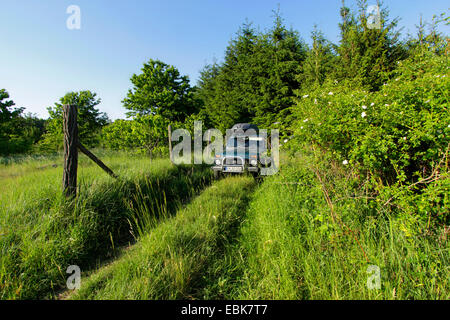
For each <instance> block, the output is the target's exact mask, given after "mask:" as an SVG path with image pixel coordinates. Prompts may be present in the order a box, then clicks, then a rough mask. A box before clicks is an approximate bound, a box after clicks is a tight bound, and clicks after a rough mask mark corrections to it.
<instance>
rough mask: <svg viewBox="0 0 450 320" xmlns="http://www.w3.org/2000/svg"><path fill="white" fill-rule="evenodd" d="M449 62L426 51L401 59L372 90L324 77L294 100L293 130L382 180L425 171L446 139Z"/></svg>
mask: <svg viewBox="0 0 450 320" xmlns="http://www.w3.org/2000/svg"><path fill="white" fill-rule="evenodd" d="M449 65H450V64H449V59H448V57H447V56H434V55H431V54H428V53H427V54H425V55H424V56H421V57H420V58H419V59H418V58H415V59H413V60H411V61H405V62H403V63H401V64H400V67H399V69H398V70H397V71H396V74H395V80H393V81H390V82H389V83H387V84H385V85H384V86H383V88H382V89H381V90H380V91H378V92H373V93H369V92H368V91H366V90H364V89H363V88H359V89H356V90H355V89H354V88H352V89H349V88H347V87H344V86H342V85H336V84H335V83H331V82H330V83H328V84H326V85H325V86H324V87H321V88H319V89H316V90H315V92H309V93H308V98H304V97H305V96H306V95H305V96H304V97H303V98H302V99H299V101H298V102H297V106H296V108H295V110H294V113H295V114H296V118H297V119H298V120H297V124H296V125H295V128H294V130H295V136H296V137H297V139H298V141H304V142H305V141H308V142H312V143H314V144H316V145H319V146H321V147H322V148H324V149H327V150H330V151H332V152H333V153H334V154H335V156H336V157H337V160H339V161H340V162H342V161H344V160H349V162H350V164H353V165H354V166H357V167H358V168H359V169H360V170H361V171H363V172H364V173H370V174H371V175H376V176H377V177H379V178H382V179H383V180H384V181H386V182H393V181H398V180H400V181H401V182H405V181H409V182H412V181H415V179H418V178H420V177H423V176H424V175H426V174H431V172H432V169H433V165H434V164H436V163H437V162H439V160H440V159H441V158H442V157H443V156H444V154H445V153H446V151H447V149H448V146H449V142H450V140H449V134H450V128H449V125H450V113H449V110H448V102H449V100H448V99H449V91H450V90H449V89H450V88H449V85H450V82H449V77H448V75H447V73H448V68H449ZM330 92H333V94H332V95H331V94H330ZM316 102H317V103H316ZM305 119H307V120H308V121H306V120H305ZM302 127H303V129H302Z"/></svg>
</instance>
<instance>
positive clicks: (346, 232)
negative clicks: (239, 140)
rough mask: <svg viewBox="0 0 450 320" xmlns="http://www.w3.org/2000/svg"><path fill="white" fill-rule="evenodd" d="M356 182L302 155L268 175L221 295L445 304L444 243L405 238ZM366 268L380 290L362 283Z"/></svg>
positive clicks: (449, 290) (449, 270)
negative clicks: (378, 277) (375, 272)
mask: <svg viewBox="0 0 450 320" xmlns="http://www.w3.org/2000/svg"><path fill="white" fill-rule="evenodd" d="M318 177H320V179H319V178H318ZM353 178H355V177H352V175H351V173H349V171H348V170H344V169H341V168H339V166H336V165H333V162H332V160H330V159H325V161H321V160H320V159H319V158H314V157H311V156H306V155H303V156H300V157H299V158H297V159H295V160H293V161H291V162H290V164H288V165H286V166H284V167H282V169H281V171H280V174H279V175H277V176H274V177H269V178H267V179H266V180H265V182H264V183H263V184H262V185H261V187H260V188H259V189H258V190H257V192H256V194H255V196H254V199H253V200H252V201H251V203H250V206H249V208H248V213H247V218H246V221H245V223H244V224H243V226H242V229H241V237H240V245H239V246H238V247H236V249H235V250H234V253H233V254H232V255H231V256H230V260H235V261H237V262H233V261H232V262H230V263H228V265H237V266H239V268H240V270H237V271H235V272H232V273H229V274H228V275H227V274H226V273H224V274H223V276H224V277H225V279H224V281H225V282H226V281H230V280H235V285H233V286H230V287H229V288H228V289H227V293H226V297H227V298H229V299H449V298H450V282H449V280H450V279H449V277H450V264H449V262H450V259H449V258H450V255H449V243H448V241H446V240H445V238H443V237H441V236H442V233H441V232H440V230H439V229H435V230H432V229H431V230H430V231H429V232H428V234H417V235H412V234H409V233H408V232H407V231H406V230H405V229H404V228H403V225H402V221H401V219H399V218H398V216H397V215H396V214H395V212H392V211H391V210H390V209H389V207H386V206H384V205H383V202H380V201H377V200H376V199H370V197H368V195H367V194H366V192H365V191H366V190H365V187H364V185H358V184H356V183H354V182H355V181H358V179H353ZM327 197H329V199H330V202H327V201H326V198H327ZM235 257H244V258H243V261H244V262H242V259H241V258H238V259H236V258H235ZM239 260H241V261H239ZM370 265H376V266H378V267H379V268H380V271H381V273H380V275H381V288H380V289H369V287H368V285H367V283H368V280H369V277H370V276H371V275H373V274H372V273H371V272H369V273H367V271H368V267H369V266H370ZM225 269H226V268H225ZM372 288H373V287H372Z"/></svg>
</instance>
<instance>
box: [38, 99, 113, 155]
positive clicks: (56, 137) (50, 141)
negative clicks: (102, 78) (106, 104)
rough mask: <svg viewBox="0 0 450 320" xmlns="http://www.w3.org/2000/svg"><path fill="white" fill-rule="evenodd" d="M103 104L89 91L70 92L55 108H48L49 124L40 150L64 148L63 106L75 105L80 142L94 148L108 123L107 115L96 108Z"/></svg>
mask: <svg viewBox="0 0 450 320" xmlns="http://www.w3.org/2000/svg"><path fill="white" fill-rule="evenodd" d="M100 103H101V99H100V98H97V94H96V93H93V92H91V91H89V90H87V91H79V92H69V93H67V94H66V95H65V96H64V97H62V98H61V99H60V100H59V103H58V102H56V103H55V106H54V107H48V108H47V110H48V113H49V114H50V118H49V120H48V122H47V128H46V131H47V132H46V133H45V135H44V137H43V140H42V141H41V142H40V150H42V151H57V150H61V149H62V148H63V130H62V124H63V105H65V104H74V105H76V106H77V110H78V116H77V120H78V136H79V139H80V142H81V143H83V144H85V145H87V146H94V145H96V144H98V142H99V137H98V136H99V133H100V130H101V128H102V127H103V126H105V125H106V124H107V123H108V122H109V119H108V116H107V115H106V113H103V112H100V111H99V109H97V108H96V106H97V105H99V104H100Z"/></svg>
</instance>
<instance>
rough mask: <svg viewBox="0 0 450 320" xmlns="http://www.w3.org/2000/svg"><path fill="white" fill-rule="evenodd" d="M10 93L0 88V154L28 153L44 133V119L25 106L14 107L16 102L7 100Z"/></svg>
mask: <svg viewBox="0 0 450 320" xmlns="http://www.w3.org/2000/svg"><path fill="white" fill-rule="evenodd" d="M8 98H9V94H8V92H7V91H6V90H5V89H1V90H0V155H3V156H4V155H10V154H19V153H27V152H29V151H31V149H32V145H33V144H34V143H36V142H37V141H38V140H39V139H40V137H41V136H42V134H43V131H44V120H41V119H38V118H37V117H35V116H33V115H31V114H28V115H23V111H24V108H14V109H12V108H13V106H14V102H13V101H12V100H6V101H4V100H5V99H8Z"/></svg>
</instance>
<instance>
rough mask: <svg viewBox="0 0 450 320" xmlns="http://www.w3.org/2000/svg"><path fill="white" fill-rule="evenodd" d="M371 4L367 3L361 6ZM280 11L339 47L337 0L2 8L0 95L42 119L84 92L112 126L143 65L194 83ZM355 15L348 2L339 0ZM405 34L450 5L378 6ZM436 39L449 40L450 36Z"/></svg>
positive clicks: (54, 1)
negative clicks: (154, 63)
mask: <svg viewBox="0 0 450 320" xmlns="http://www.w3.org/2000/svg"><path fill="white" fill-rule="evenodd" d="M371 2H373V4H375V3H376V1H375V0H368V3H369V4H372V3H371ZM278 3H279V4H280V7H281V12H282V15H283V17H284V19H285V23H286V24H287V26H289V27H291V26H292V27H293V28H294V29H296V30H298V31H299V32H300V34H301V36H302V38H303V39H305V40H307V41H308V38H309V34H310V31H311V30H312V28H313V25H314V24H318V25H319V27H320V28H321V29H322V31H323V32H324V33H325V35H326V36H327V38H328V39H329V40H331V41H334V42H337V41H338V26H337V25H338V23H339V7H340V5H341V0H314V1H313V0H274V1H272V0H193V1H189V0H183V1H182V0H164V1H162V0H127V1H125V0H123V1H117V0H69V1H66V0H39V1H37V0H0V10H1V11H0V31H1V33H0V34H1V49H0V88H5V89H7V90H8V92H9V93H10V95H11V98H12V99H13V100H14V102H15V103H16V105H17V106H20V107H25V108H26V112H32V113H36V114H38V115H39V116H40V117H44V118H47V117H48V114H47V111H46V107H48V106H51V105H53V103H54V102H56V101H57V100H58V99H59V98H60V97H61V96H63V95H64V94H65V93H66V92H68V91H75V90H92V91H95V92H97V94H98V96H99V97H100V98H101V99H102V104H101V105H100V106H99V108H100V109H101V111H104V112H107V113H108V115H109V116H110V118H112V119H117V118H124V117H125V116H124V113H125V109H124V108H123V107H122V104H121V101H122V99H123V98H124V97H125V95H126V93H127V91H128V89H129V88H130V85H131V84H130V81H129V79H130V77H131V75H132V74H133V73H138V72H139V71H140V68H141V66H142V64H143V63H144V62H145V61H147V60H148V59H150V58H153V59H160V60H162V61H164V62H166V63H168V64H172V65H174V66H176V67H177V68H178V69H179V70H180V72H181V73H182V74H187V75H188V76H189V77H190V79H191V82H192V84H195V83H196V81H197V78H198V74H199V70H200V69H201V68H202V67H203V66H204V65H205V64H206V63H210V62H212V61H213V59H214V58H216V59H217V60H219V61H221V59H222V58H223V53H224V51H225V49H226V46H227V44H228V42H229V40H230V39H231V38H232V37H233V35H234V34H235V33H236V31H237V30H238V29H239V26H241V25H242V23H243V22H245V20H246V19H248V20H249V21H251V22H253V23H254V26H255V27H259V28H260V29H261V30H264V29H267V28H269V27H270V26H271V25H272V10H274V9H276V8H277V4H278ZM346 3H347V5H349V6H351V7H354V6H355V1H354V0H346ZM72 4H74V5H78V6H79V7H80V9H81V29H80V30H69V29H67V27H66V20H67V18H68V17H69V14H67V13H66V9H67V7H68V6H69V5H72ZM385 4H386V5H387V6H388V8H389V9H390V11H391V17H396V16H398V17H400V18H401V19H402V20H401V23H400V25H401V26H402V27H404V28H405V30H404V32H403V33H404V34H406V33H408V32H410V33H414V32H415V27H414V26H415V25H416V24H417V23H418V21H419V17H420V14H423V17H424V19H426V20H428V21H431V18H432V16H433V14H440V13H442V12H448V8H449V7H450V5H449V2H448V0H432V1H431V0H385ZM441 31H444V32H446V33H447V34H448V27H444V29H442V30H441Z"/></svg>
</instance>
